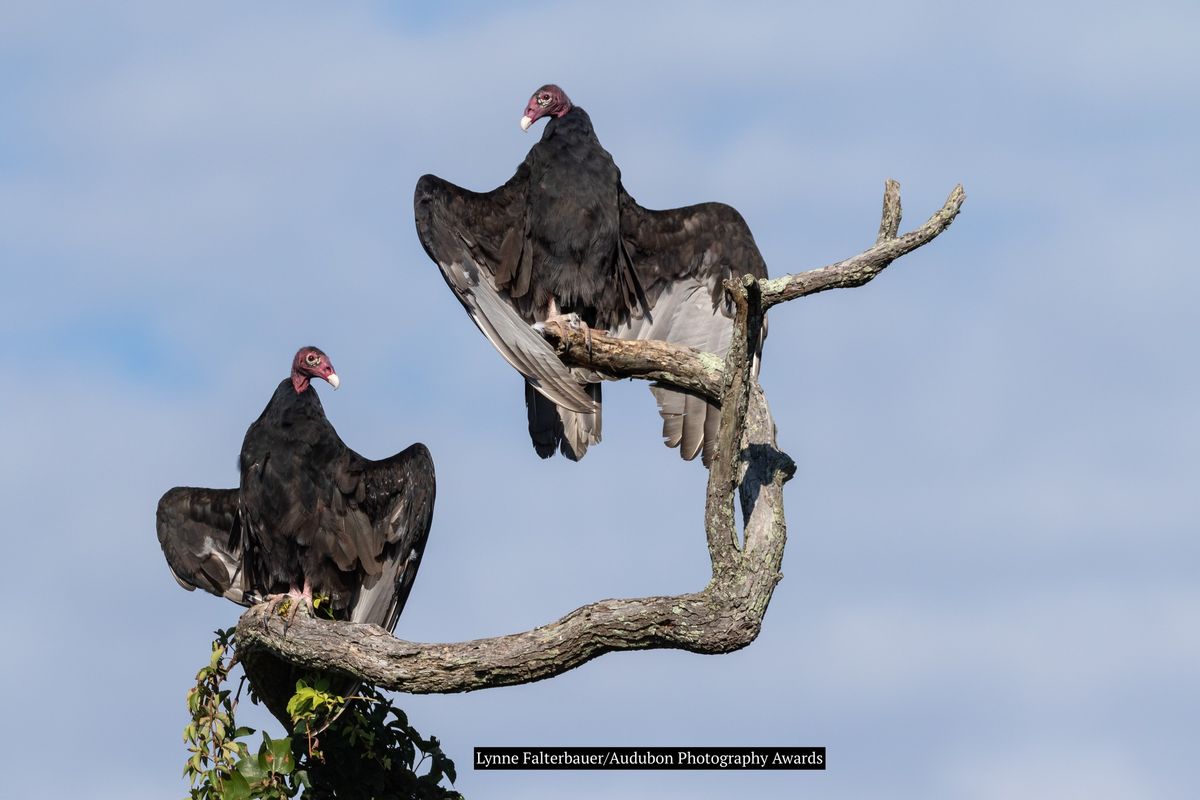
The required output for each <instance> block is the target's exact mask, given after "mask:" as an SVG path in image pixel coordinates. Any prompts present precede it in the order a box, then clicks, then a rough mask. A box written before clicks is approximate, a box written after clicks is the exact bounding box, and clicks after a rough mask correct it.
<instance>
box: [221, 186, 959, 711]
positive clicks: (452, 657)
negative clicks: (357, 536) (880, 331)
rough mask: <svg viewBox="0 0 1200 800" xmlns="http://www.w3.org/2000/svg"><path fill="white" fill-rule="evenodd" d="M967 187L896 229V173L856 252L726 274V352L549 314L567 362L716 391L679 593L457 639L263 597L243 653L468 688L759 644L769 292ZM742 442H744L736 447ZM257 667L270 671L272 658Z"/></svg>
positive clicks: (937, 220) (880, 263)
mask: <svg viewBox="0 0 1200 800" xmlns="http://www.w3.org/2000/svg"><path fill="white" fill-rule="evenodd" d="M963 199H964V194H963V190H962V187H961V186H958V187H956V188H955V189H954V191H953V192H951V194H950V197H949V199H948V200H947V201H946V204H945V206H943V207H942V209H941V210H940V211H938V212H937V213H935V214H934V215H933V216H932V217H931V218H930V219H929V221H927V222H926V223H925V224H924V225H922V226H921V227H920V228H918V229H916V230H914V231H911V232H909V233H906V234H904V235H903V236H899V237H897V236H896V231H897V230H898V228H899V223H900V191H899V184H897V183H896V182H895V181H888V184H887V188H886V190H885V193H884V204H883V214H882V219H881V222H880V228H879V237H878V239H877V242H876V244H875V245H874V246H872V247H871V248H870V249H868V250H866V251H865V252H863V253H860V254H859V255H857V256H854V257H852V258H848V259H845V260H844V261H839V262H837V263H836V264H831V265H829V266H826V267H822V268H820V269H815V270H811V271H809V272H802V273H797V274H794V275H788V276H785V277H782V278H776V279H771V280H761V281H760V280H755V279H754V278H751V277H749V276H746V277H745V278H744V279H742V280H733V281H729V282H728V283H727V287H726V288H727V290H728V291H729V292H730V293H731V296H732V297H733V301H734V308H735V319H734V334H733V338H732V340H731V345H730V349H729V353H728V355H727V357H726V358H725V361H724V364H722V363H721V361H720V359H718V358H716V357H714V356H713V355H711V354H707V353H699V352H697V351H695V350H692V349H690V348H686V347H678V346H675V345H671V344H667V343H665V342H652V341H625V340H620V339H612V338H609V337H607V336H603V335H599V334H595V333H593V334H591V335H590V336H587V335H585V334H584V333H582V332H579V331H574V330H571V329H569V328H565V327H562V326H559V325H555V324H552V325H548V326H547V330H546V338H547V340H548V341H549V342H550V343H551V345H552V346H554V347H555V349H556V350H557V352H558V353H559V355H560V357H561V358H562V359H563V361H564V362H566V363H568V364H571V365H573V366H581V367H588V368H591V369H595V370H597V371H599V372H602V373H604V374H607V375H610V376H613V377H636V378H642V379H646V380H653V381H660V382H663V383H668V384H671V385H672V386H675V387H679V388H682V389H685V390H687V391H691V392H694V393H696V394H698V395H701V396H703V397H706V398H708V399H711V400H713V401H716V402H719V403H720V404H721V407H722V413H721V426H720V434H719V444H718V448H717V454H716V457H715V460H714V462H713V464H712V466H711V469H710V471H709V481H708V489H707V495H706V508H705V529H706V535H707V542H708V548H709V554H710V557H711V561H712V579H711V580H710V581H709V583H708V585H707V586H706V587H704V588H703V589H702V590H700V591H698V592H694V593H692V594H685V595H678V596H671V597H667V596H659V597H642V598H637V599H624V600H601V601H599V602H595V603H591V604H588V605H586V606H583V607H582V608H578V609H576V610H574V611H572V612H571V613H569V614H567V615H566V616H564V617H562V618H561V619H558V620H556V621H554V622H551V623H549V624H547V625H543V626H541V627H539V628H534V629H533V630H529V631H525V632H523V633H515V634H510V635H507V636H497V637H494V638H489V639H478V640H474V641H469V642H458V643H454V644H419V643H415V642H406V641H402V640H399V639H396V638H393V637H392V636H391V635H390V634H388V633H387V632H386V631H384V630H382V629H380V628H378V627H375V626H372V625H351V624H347V623H338V622H329V621H324V620H319V619H315V618H313V617H310V616H305V615H303V614H301V615H298V616H297V618H296V619H295V620H294V621H293V622H292V624H291V625H290V627H288V628H287V630H286V633H285V632H284V623H283V621H282V620H281V619H279V618H278V617H274V616H272V615H270V614H269V613H268V612H267V609H266V606H265V605H259V606H255V607H254V608H251V609H250V610H249V611H247V612H246V613H245V614H244V615H243V616H242V619H241V621H240V622H239V624H238V631H237V642H238V648H239V652H240V653H241V654H242V658H243V660H245V661H247V662H248V665H250V664H263V663H268V662H269V661H271V660H273V659H274V658H276V657H278V658H280V659H283V660H284V661H286V662H289V663H290V664H293V665H296V666H298V667H302V668H306V669H313V670H318V671H327V672H336V673H342V674H345V675H349V676H352V677H354V678H356V679H358V680H362V681H366V682H369V683H373V684H376V685H378V686H382V687H385V688H388V689H394V690H397V691H403V692H410V693H416V694H429V693H448V692H466V691H474V690H477V689H484V688H488V687H492V686H507V685H512V684H519V683H530V682H532V681H537V680H542V679H545V678H550V677H553V676H555V675H559V674H561V673H563V672H566V671H567V670H570V669H574V668H575V667H578V666H579V665H581V664H583V663H585V662H587V661H590V660H591V659H593V658H596V657H597V656H600V655H602V654H604V653H608V652H612V651H615V650H648V649H653V648H675V649H681V650H688V651H691V652H694V653H727V652H730V651H733V650H737V649H739V648H742V647H745V646H746V645H748V644H750V642H752V641H753V640H754V639H755V638H756V637H757V636H758V632H759V630H760V628H761V626H762V620H763V615H764V614H765V613H766V609H767V605H768V603H769V602H770V600H771V594H772V592H773V590H774V588H775V585H776V584H777V583H778V582H779V580H780V578H781V577H782V574H781V572H780V567H781V564H782V561H783V550H784V544H785V541H786V537H787V529H786V524H785V521H784V511H783V484H784V483H785V482H787V480H788V479H789V478H791V476H792V474H793V471H794V465H793V463H792V461H791V459H789V458H788V457H787V456H786V455H785V454H784V453H782V452H780V451H779V449H778V447H777V446H776V442H775V424H774V422H773V420H772V419H771V414H770V412H769V410H768V408H767V402H766V398H765V397H764V396H763V393H762V389H761V387H760V386H759V385H758V383H757V381H755V380H754V377H753V373H752V370H751V360H752V355H753V353H754V349H755V348H754V347H753V346H752V345H751V344H750V343H752V342H757V341H758V336H759V331H760V329H761V326H762V320H763V313H764V311H765V310H766V309H767V308H769V307H770V306H772V305H776V304H778V303H781V302H784V301H787V300H791V299H794V298H797V297H803V296H805V295H808V294H814V293H816V292H820V291H824V290H826V289H832V288H838V287H849V286H859V285H862V284H863V283H866V282H867V281H869V280H871V279H872V278H873V277H875V275H877V274H879V272H881V271H882V270H883V269H884V268H886V267H887V266H888V265H889V264H890V263H891V262H892V261H894V260H895V259H897V258H899V257H900V256H902V255H904V254H906V253H909V252H911V251H912V250H915V249H916V248H918V247H920V246H922V245H924V244H926V243H928V242H930V241H932V240H933V239H934V238H935V237H936V236H937V235H938V234H939V233H941V232H942V231H943V230H945V229H946V228H947V227H948V226H949V225H950V223H951V222H952V221H953V220H954V217H955V216H956V215H957V214H958V211H959V208H960V207H961V205H962V202H963ZM735 443H736V446H735ZM735 492H739V493H740V496H741V505H742V513H743V518H744V519H745V531H744V537H743V538H742V540H740V541H739V538H738V535H737V527H736V524H735V520H734V511H733V495H734V493H735ZM255 673H258V674H260V675H263V677H264V678H265V677H266V673H265V672H264V670H262V669H260V668H259V667H257V666H256V667H254V669H253V671H252V675H251V677H252V680H254V678H255Z"/></svg>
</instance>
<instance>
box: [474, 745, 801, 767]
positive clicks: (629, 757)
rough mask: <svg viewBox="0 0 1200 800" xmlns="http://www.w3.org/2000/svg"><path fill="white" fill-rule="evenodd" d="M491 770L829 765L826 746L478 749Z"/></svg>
mask: <svg viewBox="0 0 1200 800" xmlns="http://www.w3.org/2000/svg"><path fill="white" fill-rule="evenodd" d="M474 767H475V769H477V770H485V769H532V770H538V769H599V770H609V769H682V770H690V769H735V770H736V769H811V770H824V769H825V748H824V747H476V748H475V761H474Z"/></svg>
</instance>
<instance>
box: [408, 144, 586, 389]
mask: <svg viewBox="0 0 1200 800" xmlns="http://www.w3.org/2000/svg"><path fill="white" fill-rule="evenodd" d="M528 175H529V168H528V167H527V166H526V165H525V164H522V165H521V166H520V167H519V168H518V169H517V174H516V175H514V176H513V177H512V179H511V180H509V181H508V183H506V184H504V185H503V186H501V187H500V188H498V189H495V190H494V191H491V192H484V193H479V192H471V191H468V190H466V189H463V188H461V187H458V186H455V185H454V184H452V183H449V182H448V181H444V180H442V179H441V178H438V177H436V176H433V175H426V176H424V177H422V178H421V179H420V180H419V181H418V182H417V189H416V194H415V197H414V201H413V204H414V211H415V215H416V223H417V236H418V237H419V238H420V240H421V244H422V245H423V246H424V247H425V252H426V253H428V254H429V257H430V258H432V259H433V260H434V261H435V262H436V263H437V265H438V267H439V268H440V269H441V271H442V277H444V278H445V279H446V283H447V284H448V285H449V286H450V288H451V290H453V292H454V294H455V296H456V297H457V298H458V300H459V302H460V303H462V305H463V308H465V309H466V311H467V314H468V315H470V317H471V319H472V320H473V321H474V322H475V324H476V325H477V326H478V327H479V330H480V331H482V332H483V335H484V336H486V337H487V338H488V341H490V342H491V343H492V345H493V346H494V347H495V348H496V349H497V350H498V351H499V352H500V355H502V356H503V357H504V359H505V360H506V361H507V362H508V363H509V364H510V365H511V366H512V367H513V368H514V369H516V370H517V371H518V372H520V373H521V374H522V375H524V376H525V379H526V380H527V381H529V383H530V384H531V385H532V386H533V387H534V388H535V389H536V390H537V391H539V392H541V393H542V394H543V395H545V396H546V397H547V398H549V399H551V400H553V401H554V402H555V403H557V404H558V405H560V406H562V407H564V408H568V409H571V410H572V411H580V412H590V411H591V410H592V402H591V399H590V398H589V397H588V395H587V394H586V393H585V392H584V391H583V390H582V389H581V388H580V386H579V384H578V383H577V382H576V381H575V380H574V379H573V378H572V377H571V372H570V370H569V369H567V367H566V366H564V365H563V363H562V362H561V361H560V360H559V358H558V356H557V355H555V354H554V351H553V350H552V349H551V348H550V346H549V345H548V344H546V342H545V340H544V339H543V338H542V337H541V335H539V334H538V333H537V332H536V331H534V330H533V329H532V328H531V327H530V323H532V322H533V320H531V319H530V320H526V319H524V318H523V317H522V316H521V314H520V313H518V312H517V310H516V308H515V306H514V300H513V298H514V297H520V296H523V295H524V293H525V292H527V291H528V290H529V281H530V273H531V269H532V253H531V251H530V248H529V247H528V246H526V244H525V243H526V242H527V239H528V236H527V233H526V231H525V226H526V225H527V224H528V222H527V220H526V210H525V206H526V203H525V191H526V184H527V182H528Z"/></svg>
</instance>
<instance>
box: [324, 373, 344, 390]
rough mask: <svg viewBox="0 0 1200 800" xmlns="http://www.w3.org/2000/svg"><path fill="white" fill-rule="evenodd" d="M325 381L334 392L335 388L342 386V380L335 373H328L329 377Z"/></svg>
mask: <svg viewBox="0 0 1200 800" xmlns="http://www.w3.org/2000/svg"><path fill="white" fill-rule="evenodd" d="M325 380H327V381H329V385H330V386H332V387H333V390H334V391H335V392H336V391H337V387H339V386H341V385H342V379H341V378H339V377H338V376H337V373H336V372H331V373H329V377H328V378H326V379H325Z"/></svg>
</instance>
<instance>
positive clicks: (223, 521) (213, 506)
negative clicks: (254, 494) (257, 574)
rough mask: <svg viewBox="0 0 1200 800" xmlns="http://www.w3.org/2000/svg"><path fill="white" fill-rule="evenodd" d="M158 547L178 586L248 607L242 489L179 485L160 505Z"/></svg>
mask: <svg viewBox="0 0 1200 800" xmlns="http://www.w3.org/2000/svg"><path fill="white" fill-rule="evenodd" d="M157 527H158V543H159V544H160V545H162V550H163V555H165V556H166V557H167V565H168V566H169V567H170V568H171V573H172V574H173V575H174V576H175V580H177V581H179V585H180V586H182V587H183V588H185V589H187V590H188V591H189V592H190V591H192V590H193V589H203V590H204V591H206V592H209V593H210V594H215V595H218V596H221V597H227V598H229V599H230V600H232V601H233V602H235V603H238V604H239V605H243V606H248V605H251V604H252V603H253V602H255V600H256V598H255V596H254V594H253V593H252V592H251V591H250V588H249V586H248V584H247V580H246V576H245V570H244V569H243V565H244V563H245V561H244V553H243V539H242V527H241V520H240V518H239V515H238V491H237V489H196V488H192V487H188V486H177V487H175V488H174V489H171V490H170V491H169V492H167V493H166V494H164V495H163V496H162V499H161V500H159V501H158V517H157Z"/></svg>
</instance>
